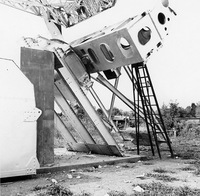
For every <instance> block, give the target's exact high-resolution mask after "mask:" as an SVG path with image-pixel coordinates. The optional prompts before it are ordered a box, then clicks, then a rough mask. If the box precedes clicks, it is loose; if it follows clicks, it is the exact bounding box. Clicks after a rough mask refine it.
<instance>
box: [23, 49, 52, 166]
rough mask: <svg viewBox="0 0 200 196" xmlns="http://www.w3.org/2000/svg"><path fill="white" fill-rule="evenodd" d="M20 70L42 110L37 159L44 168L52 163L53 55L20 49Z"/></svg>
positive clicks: (40, 51) (39, 122)
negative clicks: (31, 84) (32, 88)
mask: <svg viewBox="0 0 200 196" xmlns="http://www.w3.org/2000/svg"><path fill="white" fill-rule="evenodd" d="M21 70H22V72H23V73H24V74H25V75H26V76H27V78H28V79H29V80H30V81H31V82H32V83H33V85H34V92H35V100H36V107H37V108H39V109H41V110H42V115H41V116H40V118H39V119H38V121H37V158H38V161H39V163H40V166H44V165H46V164H51V163H53V162H54V54H53V53H52V52H49V51H42V50H35V49H30V48H21ZM27 131H28V130H27Z"/></svg>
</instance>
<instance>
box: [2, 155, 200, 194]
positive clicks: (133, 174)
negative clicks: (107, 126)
mask: <svg viewBox="0 0 200 196" xmlns="http://www.w3.org/2000/svg"><path fill="white" fill-rule="evenodd" d="M92 157H93V159H95V156H92ZM86 159H88V157H86ZM90 159H91V157H90ZM187 168H189V169H187ZM162 170H164V171H165V178H162V177H161V178H160V179H159V178H157V177H158V172H159V171H162ZM156 171H157V172H156ZM194 171H195V168H194V166H193V160H190V159H187V160H183V159H180V158H179V157H176V158H174V159H172V158H169V157H163V159H162V160H160V159H158V158H154V159H151V160H147V161H138V162H136V163H120V164H116V165H104V166H101V165H99V166H98V167H96V168H94V167H89V168H84V169H77V170H75V169H74V170H71V171H60V172H56V173H47V174H41V175H37V176H34V177H32V178H22V179H18V180H17V181H12V182H2V184H1V195H2V196H25V195H27V196H36V195H41V193H42V192H43V191H44V190H45V187H48V186H50V184H52V183H57V184H59V185H62V186H63V187H67V188H69V189H70V190H71V191H72V192H74V193H79V194H83V193H91V195H94V196H105V195H106V194H107V193H108V192H110V191H112V190H113V191H124V192H126V193H128V194H131V193H133V189H134V187H135V186H136V185H137V184H141V183H149V182H152V181H154V182H161V183H164V184H165V185H166V184H167V185H170V186H176V187H180V186H188V187H190V188H200V176H199V175H195V174H194ZM166 176H167V177H166Z"/></svg>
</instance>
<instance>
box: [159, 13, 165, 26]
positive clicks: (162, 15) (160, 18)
mask: <svg viewBox="0 0 200 196" xmlns="http://www.w3.org/2000/svg"><path fill="white" fill-rule="evenodd" d="M158 21H159V23H160V24H162V25H164V24H165V23H166V17H165V15H164V14H163V13H159V14H158Z"/></svg>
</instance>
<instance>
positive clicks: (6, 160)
mask: <svg viewBox="0 0 200 196" xmlns="http://www.w3.org/2000/svg"><path fill="white" fill-rule="evenodd" d="M40 114H41V111H40V110H39V109H37V108H36V107H35V98H34V88H33V85H32V83H31V82H30V81H29V80H28V79H27V77H26V76H25V75H24V74H23V73H22V72H21V70H20V69H19V68H18V67H17V66H16V65H15V64H14V62H12V61H8V60H2V59H0V177H1V178H2V177H11V176H21V175H30V174H35V173H36V168H38V167H39V163H38V161H37V158H36V120H37V119H38V117H39V116H40Z"/></svg>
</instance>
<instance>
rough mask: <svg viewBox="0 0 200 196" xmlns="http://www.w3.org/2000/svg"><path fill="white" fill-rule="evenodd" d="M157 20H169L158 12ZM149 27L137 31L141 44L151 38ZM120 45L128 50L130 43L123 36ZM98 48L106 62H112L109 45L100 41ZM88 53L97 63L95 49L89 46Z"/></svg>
mask: <svg viewBox="0 0 200 196" xmlns="http://www.w3.org/2000/svg"><path fill="white" fill-rule="evenodd" d="M158 21H159V23H160V24H161V25H164V24H165V23H166V21H170V18H166V17H165V15H164V14H163V13H159V14H158ZM164 29H165V31H166V30H167V28H166V27H164ZM151 33H152V32H151V29H150V28H149V27H147V26H145V27H143V28H142V29H141V30H140V31H139V32H138V41H139V43H140V44H141V45H146V44H147V43H148V42H149V41H150V39H151ZM120 46H121V47H122V49H124V50H129V49H130V43H129V42H128V41H127V40H126V39H125V38H124V37H121V38H120ZM100 50H101V52H102V53H103V55H104V57H105V59H106V60H107V61H108V62H113V61H114V55H113V53H112V51H111V49H110V47H109V45H107V44H105V43H102V44H100ZM88 54H89V56H90V57H91V59H92V61H93V62H94V63H96V64H99V63H100V61H99V58H98V57H97V55H96V53H95V51H94V50H93V49H91V48H88Z"/></svg>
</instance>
